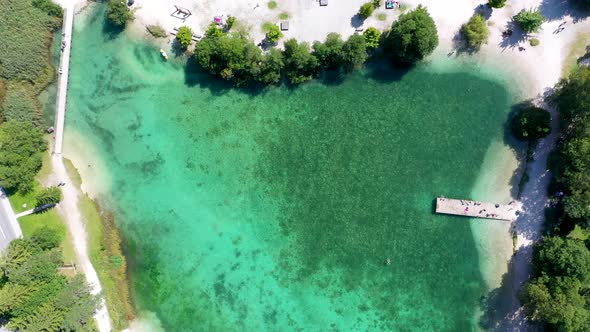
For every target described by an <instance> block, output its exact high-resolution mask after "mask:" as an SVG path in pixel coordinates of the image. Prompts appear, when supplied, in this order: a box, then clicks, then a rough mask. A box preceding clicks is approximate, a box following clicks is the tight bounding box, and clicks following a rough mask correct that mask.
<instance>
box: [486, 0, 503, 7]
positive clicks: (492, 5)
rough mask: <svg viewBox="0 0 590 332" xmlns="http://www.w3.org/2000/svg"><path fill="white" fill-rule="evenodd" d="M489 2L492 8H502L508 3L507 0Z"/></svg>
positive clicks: (491, 0) (490, 0)
mask: <svg viewBox="0 0 590 332" xmlns="http://www.w3.org/2000/svg"><path fill="white" fill-rule="evenodd" d="M488 4H489V5H490V7H492V8H502V7H504V5H506V0H489V1H488Z"/></svg>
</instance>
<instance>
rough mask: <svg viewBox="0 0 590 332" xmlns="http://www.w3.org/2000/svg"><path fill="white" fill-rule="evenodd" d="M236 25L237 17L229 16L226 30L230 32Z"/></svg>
mask: <svg viewBox="0 0 590 332" xmlns="http://www.w3.org/2000/svg"><path fill="white" fill-rule="evenodd" d="M234 24H236V17H235V16H229V17H228V18H227V20H226V21H225V28H226V29H227V30H230V29H231V28H232V27H233V26H234Z"/></svg>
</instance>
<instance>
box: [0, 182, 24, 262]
mask: <svg viewBox="0 0 590 332" xmlns="http://www.w3.org/2000/svg"><path fill="white" fill-rule="evenodd" d="M21 237H23V232H22V230H21V229H20V225H19V224H18V222H17V221H16V216H15V215H14V211H13V210H12V206H11V205H10V202H9V201H8V196H6V194H5V193H4V190H3V189H2V188H0V250H2V249H4V248H6V247H8V244H9V243H10V241H12V240H14V239H18V238H21Z"/></svg>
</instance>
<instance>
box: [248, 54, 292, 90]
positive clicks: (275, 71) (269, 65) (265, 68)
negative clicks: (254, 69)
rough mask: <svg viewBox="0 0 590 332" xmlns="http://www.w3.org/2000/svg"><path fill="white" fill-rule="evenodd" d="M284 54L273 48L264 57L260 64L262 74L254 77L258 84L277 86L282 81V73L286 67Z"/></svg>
mask: <svg viewBox="0 0 590 332" xmlns="http://www.w3.org/2000/svg"><path fill="white" fill-rule="evenodd" d="M284 65H285V64H284V63H283V53H282V52H281V51H280V50H278V49H276V48H271V49H270V51H269V52H268V53H266V54H265V55H264V56H263V57H262V62H261V63H260V72H259V73H258V75H256V76H255V77H254V79H256V80H257V81H258V82H261V83H264V84H277V83H279V82H280V80H281V71H282V70H283V67H284Z"/></svg>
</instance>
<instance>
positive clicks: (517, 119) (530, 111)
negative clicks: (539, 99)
mask: <svg viewBox="0 0 590 332" xmlns="http://www.w3.org/2000/svg"><path fill="white" fill-rule="evenodd" d="M510 128H511V129H512V133H513V134H514V136H516V138H518V139H519V140H523V141H532V140H536V139H539V138H543V137H545V136H547V135H549V133H550V132H551V114H549V112H547V111H546V110H544V109H542V108H539V107H535V106H529V107H526V108H524V109H521V110H519V111H518V112H517V113H516V115H515V116H514V117H513V118H512V120H511V122H510Z"/></svg>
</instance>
